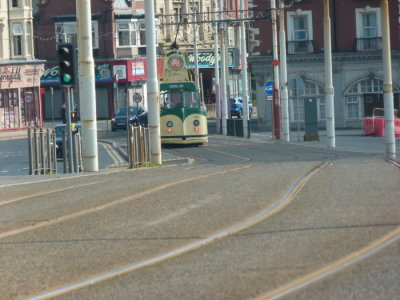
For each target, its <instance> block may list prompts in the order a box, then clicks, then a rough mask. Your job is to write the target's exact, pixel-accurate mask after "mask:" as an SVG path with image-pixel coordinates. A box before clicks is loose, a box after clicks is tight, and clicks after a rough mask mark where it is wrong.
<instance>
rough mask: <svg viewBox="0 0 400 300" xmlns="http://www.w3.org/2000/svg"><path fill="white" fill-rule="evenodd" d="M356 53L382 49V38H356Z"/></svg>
mask: <svg viewBox="0 0 400 300" xmlns="http://www.w3.org/2000/svg"><path fill="white" fill-rule="evenodd" d="M356 41H357V51H375V50H381V49H382V38H381V37H372V38H357V39H356Z"/></svg>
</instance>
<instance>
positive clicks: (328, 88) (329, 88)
mask: <svg viewBox="0 0 400 300" xmlns="http://www.w3.org/2000/svg"><path fill="white" fill-rule="evenodd" d="M329 3H330V1H329V0H324V54H325V104H326V131H327V136H328V147H331V148H335V146H336V142H335V109H334V90H333V80H332V42H331V18H330V12H329Z"/></svg>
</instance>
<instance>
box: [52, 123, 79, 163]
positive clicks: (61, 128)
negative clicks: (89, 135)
mask: <svg viewBox="0 0 400 300" xmlns="http://www.w3.org/2000/svg"><path fill="white" fill-rule="evenodd" d="M71 126H72V133H77V132H80V130H81V124H79V123H72V124H71ZM65 127H66V124H57V125H56V126H55V127H54V131H55V133H56V156H57V158H62V157H63V143H64V132H65Z"/></svg>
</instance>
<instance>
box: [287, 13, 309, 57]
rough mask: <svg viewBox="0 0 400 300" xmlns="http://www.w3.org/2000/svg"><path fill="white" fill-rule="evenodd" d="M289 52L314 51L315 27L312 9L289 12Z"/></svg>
mask: <svg viewBox="0 0 400 300" xmlns="http://www.w3.org/2000/svg"><path fill="white" fill-rule="evenodd" d="M287 27H288V53H289V54H295V53H312V52H313V51H314V46H313V28H312V14H311V11H302V10H299V11H292V12H288V19H287Z"/></svg>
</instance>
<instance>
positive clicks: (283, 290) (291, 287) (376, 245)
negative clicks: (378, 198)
mask: <svg viewBox="0 0 400 300" xmlns="http://www.w3.org/2000/svg"><path fill="white" fill-rule="evenodd" d="M335 157H336V156H335ZM332 158H333V157H332ZM245 162H246V161H243V162H241V163H242V164H243V163H245ZM330 162H331V160H329V159H328V160H327V161H325V162H324V163H321V164H320V165H319V166H317V167H315V168H314V169H312V170H310V171H309V172H308V173H307V174H305V175H304V176H303V177H304V178H307V179H306V180H304V182H301V179H299V180H298V181H297V182H296V183H295V184H294V186H295V185H297V184H298V185H297V187H296V188H295V187H294V186H293V187H292V188H291V189H290V191H288V192H287V193H286V194H285V196H284V197H286V196H287V197H288V198H289V200H287V201H285V200H283V199H284V197H282V198H280V199H279V200H278V201H277V202H275V203H274V204H273V205H272V206H270V207H269V208H268V209H267V210H263V211H262V212H260V213H259V214H256V215H255V216H254V217H253V218H249V219H246V220H245V221H243V222H240V223H238V224H236V225H234V226H232V227H229V228H227V229H226V230H224V231H218V232H217V233H215V234H212V235H209V236H207V237H204V238H201V239H199V240H197V241H195V242H193V243H190V244H188V245H185V246H182V247H179V248H176V249H174V250H170V251H167V252H165V253H163V254H161V255H157V256H154V257H151V258H148V259H143V260H141V261H137V262H134V263H132V264H128V265H125V266H123V267H121V268H116V269H112V270H111V271H109V272H104V273H100V274H96V275H94V276H92V277H87V278H86V279H84V280H80V281H76V282H73V283H69V284H67V285H64V286H61V285H60V286H58V287H56V288H54V289H52V288H50V289H49V290H46V291H45V292H42V293H37V294H32V295H31V296H28V299H48V298H53V297H55V296H58V295H64V294H67V293H70V292H71V291H75V290H78V289H82V288H84V287H87V286H89V285H93V284H96V283H100V282H102V281H107V280H109V279H111V278H114V277H116V276H120V275H123V274H126V273H130V272H133V271H136V270H139V269H141V268H144V267H147V266H150V265H156V264H158V263H160V262H163V261H165V260H168V259H170V258H173V257H177V256H180V255H182V254H185V253H188V252H191V251H194V250H196V249H198V248H201V247H204V246H207V245H209V244H210V243H212V242H214V241H217V240H221V239H224V238H226V237H228V236H230V235H232V234H235V233H237V232H239V231H241V230H244V229H247V228H250V227H251V226H253V225H255V224H258V223H259V222H262V221H264V220H265V219H267V218H268V217H269V216H271V215H273V214H276V213H277V212H279V211H281V210H282V209H283V208H284V207H285V206H287V205H288V204H289V203H290V202H291V201H292V200H293V199H294V198H295V196H296V194H297V193H298V192H299V191H300V190H301V188H302V187H303V186H304V185H305V184H306V183H307V182H308V181H309V180H310V179H311V178H312V177H313V176H314V175H315V174H316V173H317V172H318V171H319V170H320V169H322V168H324V167H325V166H327V165H329V164H330ZM389 162H390V161H389ZM391 163H392V164H393V165H395V166H397V167H399V165H398V163H397V165H396V162H391ZM242 167H244V166H239V167H238V168H231V169H230V170H232V172H235V171H237V170H239V169H240V168H242ZM247 167H248V168H251V165H247ZM225 171H228V170H225ZM313 172H315V173H313ZM204 176H209V174H207V175H204ZM211 176H212V175H211ZM303 177H302V178H303ZM201 178H205V177H203V176H193V177H192V178H191V179H189V178H187V180H188V181H185V180H184V181H179V180H178V181H176V183H174V182H173V181H171V182H169V183H168V184H166V185H165V186H162V187H160V189H158V190H153V191H150V190H149V191H142V192H143V194H142V195H141V196H142V197H143V196H145V195H148V194H151V193H156V192H159V191H162V190H163V189H166V188H173V187H174V186H175V185H177V184H181V183H185V182H190V181H196V180H199V179H201ZM96 183H97V184H101V182H96ZM96 183H85V184H82V187H84V186H86V185H90V184H96ZM75 186H78V185H75ZM0 188H1V187H0ZM64 189H65V190H64ZM66 191H68V187H67V188H59V189H55V190H54V191H48V192H46V193H43V195H46V194H51V193H63V192H66ZM38 196H40V195H39V193H36V194H35V195H32V197H33V198H34V197H38ZM137 197H139V196H137ZM29 199H31V198H30V197H28V196H22V197H20V198H14V200H8V201H6V202H9V203H6V202H4V204H1V203H0V208H1V206H5V205H7V204H15V203H18V202H20V201H23V200H29ZM123 199H124V200H121V199H120V200H121V201H118V202H116V203H114V204H110V205H107V204H104V206H103V205H100V206H98V208H93V211H90V212H89V209H88V210H84V211H81V212H80V213H81V215H79V214H77V215H71V216H70V218H69V217H65V219H59V220H57V219H54V220H53V221H52V223H48V224H44V223H43V225H38V227H36V228H31V229H27V230H26V231H24V230H22V231H21V232H15V234H14V233H11V235H8V236H13V235H17V234H19V233H23V232H28V231H32V230H35V229H39V228H41V227H45V226H50V225H54V224H58V223H60V222H64V221H66V220H69V219H73V218H78V217H81V216H82V217H83V216H86V215H89V214H91V213H94V212H96V211H100V210H105V209H107V208H111V207H114V206H117V205H119V204H123V203H127V202H129V201H131V200H134V199H137V198H132V199H128V197H125V198H123ZM280 201H282V202H281V203H279V202H280ZM28 227H29V226H28ZM28 227H26V228H28ZM5 237H7V235H6V236H2V235H1V234H0V239H1V238H5ZM399 237H400V228H398V229H396V230H394V231H392V232H391V233H389V234H387V235H385V236H384V237H382V238H381V239H377V240H375V241H374V242H372V243H371V244H370V245H369V246H367V247H364V248H361V249H359V250H357V251H355V252H352V253H350V254H349V255H346V256H345V257H343V258H342V259H339V260H337V261H335V262H333V263H329V264H327V265H325V266H324V267H322V268H320V269H318V270H316V271H314V272H311V273H309V274H308V275H306V276H304V277H303V278H301V280H300V279H299V280H293V281H290V282H288V283H287V284H284V285H282V286H279V287H278V288H276V289H274V290H272V291H270V292H268V293H265V294H262V295H261V296H259V297H258V298H255V299H279V298H281V297H283V296H285V295H288V294H290V293H293V292H295V291H297V290H299V289H301V288H303V287H306V286H308V285H311V284H313V283H315V282H317V281H319V280H321V279H323V278H326V277H327V276H329V275H332V274H334V273H336V272H339V271H341V270H343V269H344V268H346V267H348V266H351V265H353V264H355V263H357V262H359V261H361V260H363V259H365V258H367V257H369V256H371V255H373V254H375V253H377V252H379V251H380V250H382V249H384V248H385V247H386V246H388V245H390V244H392V243H394V242H397V241H398V240H399Z"/></svg>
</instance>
